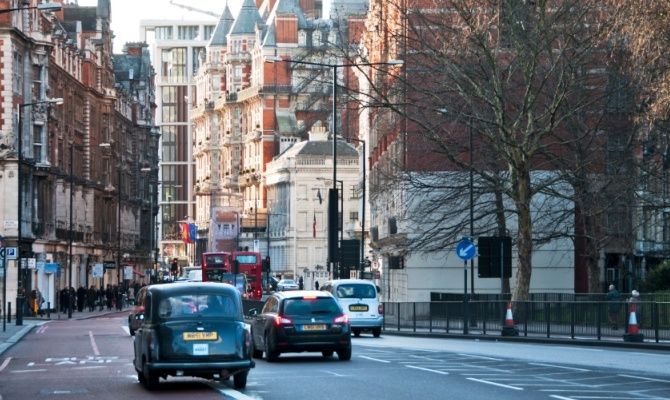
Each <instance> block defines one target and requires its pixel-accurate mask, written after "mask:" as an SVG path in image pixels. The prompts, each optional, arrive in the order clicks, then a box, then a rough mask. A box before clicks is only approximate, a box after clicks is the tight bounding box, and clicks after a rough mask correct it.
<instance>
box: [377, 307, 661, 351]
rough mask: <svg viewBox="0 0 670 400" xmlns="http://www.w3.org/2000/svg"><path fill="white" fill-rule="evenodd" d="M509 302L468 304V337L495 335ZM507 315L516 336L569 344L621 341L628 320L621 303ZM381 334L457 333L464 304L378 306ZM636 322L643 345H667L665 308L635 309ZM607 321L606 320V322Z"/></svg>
mask: <svg viewBox="0 0 670 400" xmlns="http://www.w3.org/2000/svg"><path fill="white" fill-rule="evenodd" d="M508 304H510V302H509V301H504V300H499V301H489V300H477V301H470V302H469V303H468V307H469V313H468V315H469V321H468V322H467V323H468V329H467V331H468V333H469V334H472V335H500V334H501V331H502V329H503V327H504V326H505V316H506V313H507V307H508ZM511 304H512V315H513V322H514V326H515V327H516V329H517V330H518V331H519V336H526V337H546V338H570V339H593V340H606V339H614V338H616V339H619V340H620V339H621V337H622V335H623V334H624V333H626V328H627V323H628V320H629V317H630V312H629V304H628V303H626V302H620V303H619V302H617V303H609V302H606V301H519V302H513V303H511ZM384 312H385V315H384V317H385V318H384V330H386V331H393V330H395V331H404V332H407V331H410V332H417V333H419V332H422V333H425V332H435V333H463V332H464V326H463V323H464V320H463V315H464V303H463V302H462V301H434V302H416V303H384ZM635 314H636V320H637V322H638V327H639V328H640V332H641V333H643V334H644V337H645V340H653V341H655V342H661V341H670V302H657V301H645V302H640V303H637V305H636V313H635ZM610 318H611V319H610Z"/></svg>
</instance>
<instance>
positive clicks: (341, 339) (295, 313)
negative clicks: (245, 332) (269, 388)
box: [248, 290, 351, 361]
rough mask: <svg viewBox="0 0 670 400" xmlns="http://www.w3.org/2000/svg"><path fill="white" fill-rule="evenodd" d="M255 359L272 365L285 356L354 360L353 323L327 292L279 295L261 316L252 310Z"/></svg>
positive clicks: (266, 306)
mask: <svg viewBox="0 0 670 400" xmlns="http://www.w3.org/2000/svg"><path fill="white" fill-rule="evenodd" d="M248 315H249V317H250V318H251V321H252V322H251V332H252V336H253V355H254V357H256V358H260V357H262V356H263V353H264V352H265V358H266V359H267V360H268V361H274V360H276V359H277V358H278V357H279V356H280V355H281V354H282V353H289V352H304V351H316V352H321V354H322V355H323V356H324V357H331V356H332V355H333V352H337V357H338V358H339V359H340V360H342V361H347V360H350V359H351V330H350V328H349V320H348V318H347V315H346V314H345V313H344V312H343V311H342V308H341V307H340V306H339V304H337V301H336V300H335V298H334V297H333V296H332V295H331V294H330V293H327V292H322V291H316V290H294V291H290V292H275V293H274V294H272V295H271V296H270V297H268V299H267V300H266V301H265V304H264V305H263V309H262V310H261V311H260V312H259V311H258V310H256V309H253V308H252V309H250V310H249V313H248Z"/></svg>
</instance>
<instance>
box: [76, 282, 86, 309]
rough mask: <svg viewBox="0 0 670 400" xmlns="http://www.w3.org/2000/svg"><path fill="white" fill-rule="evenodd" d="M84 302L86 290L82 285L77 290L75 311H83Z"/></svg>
mask: <svg viewBox="0 0 670 400" xmlns="http://www.w3.org/2000/svg"><path fill="white" fill-rule="evenodd" d="M85 302H86V289H84V287H83V286H82V285H79V289H77V311H79V312H82V311H84V303H85Z"/></svg>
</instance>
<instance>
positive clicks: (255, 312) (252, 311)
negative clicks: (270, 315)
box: [247, 308, 258, 317]
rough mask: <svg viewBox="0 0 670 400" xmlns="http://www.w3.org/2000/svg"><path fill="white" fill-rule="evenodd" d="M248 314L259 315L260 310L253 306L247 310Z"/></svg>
mask: <svg viewBox="0 0 670 400" xmlns="http://www.w3.org/2000/svg"><path fill="white" fill-rule="evenodd" d="M247 315H249V316H250V317H255V316H257V315H258V310H257V309H255V308H252V309H250V310H249V311H248V312H247Z"/></svg>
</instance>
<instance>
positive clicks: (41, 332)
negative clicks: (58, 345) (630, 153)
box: [37, 325, 48, 335]
mask: <svg viewBox="0 0 670 400" xmlns="http://www.w3.org/2000/svg"><path fill="white" fill-rule="evenodd" d="M47 328H48V325H42V326H40V327H39V328H38V329H37V334H39V335H42V334H44V333H46V331H47Z"/></svg>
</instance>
